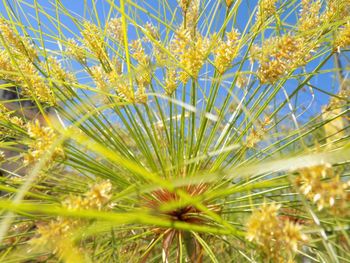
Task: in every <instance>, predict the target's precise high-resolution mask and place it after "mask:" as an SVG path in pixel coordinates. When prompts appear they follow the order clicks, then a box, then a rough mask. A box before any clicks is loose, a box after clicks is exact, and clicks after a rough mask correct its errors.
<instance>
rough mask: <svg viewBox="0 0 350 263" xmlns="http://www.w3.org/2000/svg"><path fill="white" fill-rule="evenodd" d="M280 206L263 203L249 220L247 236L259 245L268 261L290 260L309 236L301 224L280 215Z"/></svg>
mask: <svg viewBox="0 0 350 263" xmlns="http://www.w3.org/2000/svg"><path fill="white" fill-rule="evenodd" d="M280 207H281V206H280V205H276V204H275V203H272V204H266V203H263V204H262V205H261V206H260V207H259V208H258V209H255V210H254V211H253V213H252V214H251V216H250V217H249V219H248V222H247V233H246V238H247V239H248V240H249V241H250V242H253V243H255V244H256V245H257V247H258V248H259V250H260V251H261V252H262V255H263V257H264V258H265V259H266V260H267V261H269V260H271V261H272V262H287V261H288V262H289V261H292V260H293V257H294V254H295V252H296V251H297V249H298V247H300V245H301V244H302V243H304V242H306V241H307V237H306V236H305V235H304V234H302V232H301V226H300V225H298V224H296V223H293V222H290V221H289V220H287V221H286V220H282V218H280V217H279V216H278V211H279V209H280Z"/></svg>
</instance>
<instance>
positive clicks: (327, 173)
mask: <svg viewBox="0 0 350 263" xmlns="http://www.w3.org/2000/svg"><path fill="white" fill-rule="evenodd" d="M298 174H299V175H298V176H297V178H296V185H297V186H298V187H299V189H300V191H301V192H302V193H303V194H304V195H305V196H306V197H307V198H308V199H309V200H310V201H312V202H313V203H315V204H316V205H317V208H318V210H322V209H324V208H326V209H328V210H329V211H330V212H332V213H335V214H340V215H341V214H344V213H345V214H346V211H347V208H348V205H347V202H348V201H349V200H350V193H349V192H348V191H347V189H349V188H350V181H349V182H343V181H342V180H341V179H340V177H339V175H337V174H336V173H335V171H334V168H333V167H332V165H331V164H329V163H323V164H319V165H315V166H311V167H305V168H302V169H299V170H298Z"/></svg>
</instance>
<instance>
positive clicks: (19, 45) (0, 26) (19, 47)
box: [0, 18, 38, 61]
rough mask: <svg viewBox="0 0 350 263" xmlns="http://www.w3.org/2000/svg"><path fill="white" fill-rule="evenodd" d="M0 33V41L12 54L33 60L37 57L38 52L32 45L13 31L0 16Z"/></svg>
mask: <svg viewBox="0 0 350 263" xmlns="http://www.w3.org/2000/svg"><path fill="white" fill-rule="evenodd" d="M0 34H1V35H2V38H1V39H0V43H3V46H5V45H4V42H6V44H7V45H8V46H9V48H10V49H11V52H13V53H14V55H21V56H24V57H26V58H28V59H29V60H31V61H34V60H36V59H37V58H38V54H37V52H36V50H35V48H34V47H33V45H32V44H31V43H30V42H29V41H28V40H27V39H26V38H23V37H21V36H19V35H17V34H15V33H14V32H13V30H12V29H11V27H10V25H9V24H8V22H7V21H6V20H5V19H4V18H0Z"/></svg>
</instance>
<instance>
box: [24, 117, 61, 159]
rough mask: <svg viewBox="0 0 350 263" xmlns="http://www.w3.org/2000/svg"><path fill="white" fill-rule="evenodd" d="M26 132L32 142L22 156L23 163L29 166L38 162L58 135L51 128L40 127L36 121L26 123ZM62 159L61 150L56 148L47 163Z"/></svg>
mask: <svg viewBox="0 0 350 263" xmlns="http://www.w3.org/2000/svg"><path fill="white" fill-rule="evenodd" d="M27 132H28V135H29V137H30V138H31V139H33V140H32V141H31V142H30V143H29V150H28V153H27V154H26V155H25V156H24V163H25V164H30V163H33V162H35V161H38V160H40V158H42V156H43V155H44V154H46V153H47V151H48V150H49V149H50V147H51V145H52V143H53V142H54V141H55V140H56V139H57V136H58V135H57V134H56V133H55V131H54V130H53V129H52V128H50V127H48V126H41V125H40V124H39V121H38V120H35V121H34V122H29V123H27ZM62 158H64V151H63V148H62V147H60V146H57V147H56V148H55V149H54V151H53V154H52V156H51V159H50V160H49V163H52V162H53V161H54V160H57V159H62Z"/></svg>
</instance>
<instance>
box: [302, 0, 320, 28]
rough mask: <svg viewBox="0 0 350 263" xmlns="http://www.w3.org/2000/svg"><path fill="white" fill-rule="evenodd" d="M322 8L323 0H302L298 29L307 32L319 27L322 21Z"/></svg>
mask: <svg viewBox="0 0 350 263" xmlns="http://www.w3.org/2000/svg"><path fill="white" fill-rule="evenodd" d="M320 10H321V1H311V0H302V1H301V12H300V18H299V21H298V30H299V31H300V32H303V33H306V34H307V33H308V32H310V31H312V30H314V29H315V28H317V27H318V26H319V25H320V23H321V17H320Z"/></svg>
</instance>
